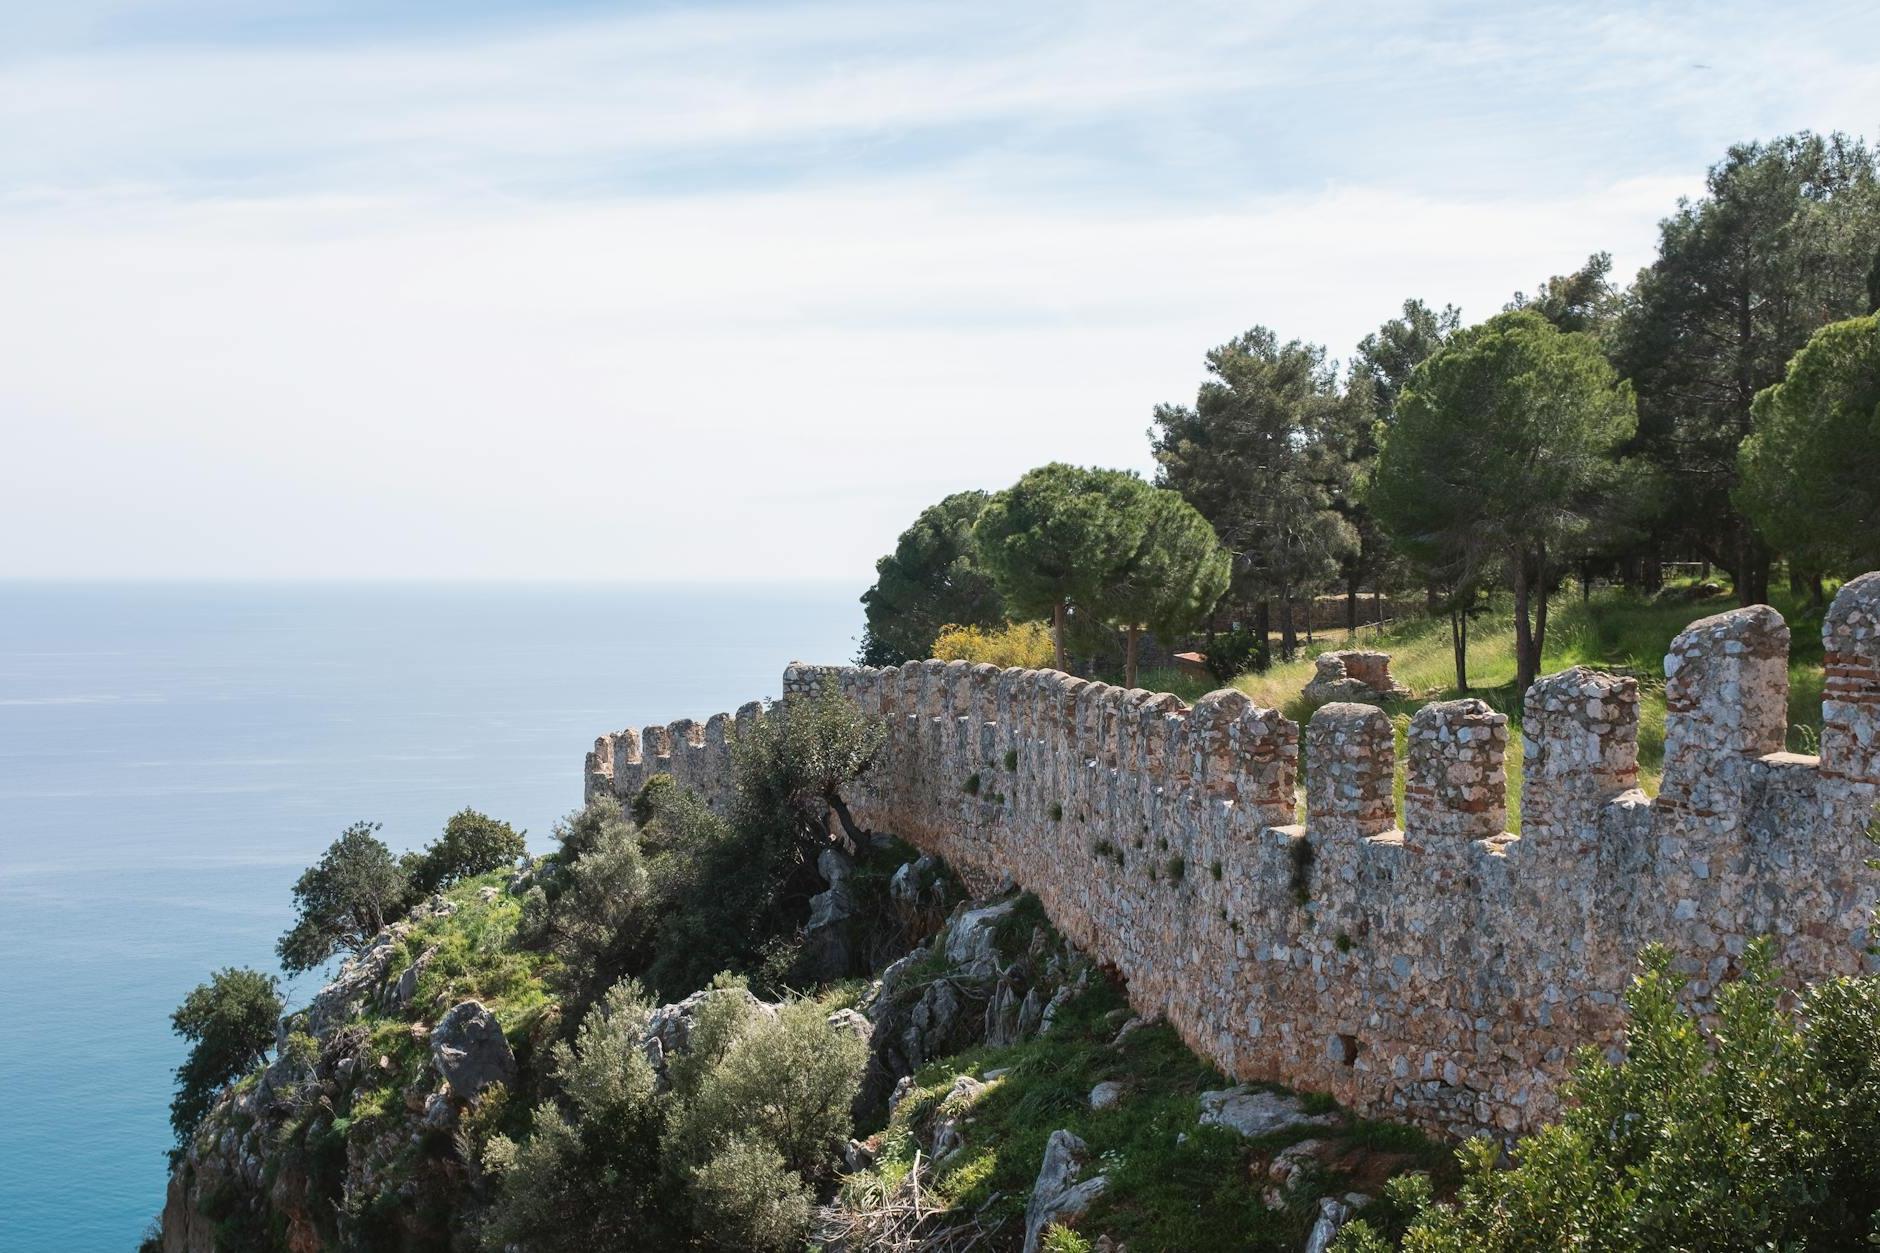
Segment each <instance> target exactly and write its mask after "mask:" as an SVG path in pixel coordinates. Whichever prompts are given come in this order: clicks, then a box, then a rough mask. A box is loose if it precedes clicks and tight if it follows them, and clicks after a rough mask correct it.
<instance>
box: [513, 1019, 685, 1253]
mask: <svg viewBox="0 0 1880 1253" xmlns="http://www.w3.org/2000/svg"><path fill="white" fill-rule="evenodd" d="M651 1012H652V1003H651V1002H650V1001H648V1000H647V999H646V997H645V996H644V994H643V993H642V992H641V991H640V989H639V986H638V985H637V984H634V983H631V982H625V983H621V984H619V985H617V986H615V987H614V988H613V989H611V990H610V991H609V992H608V993H607V995H606V996H605V997H603V998H602V999H601V1001H600V1003H599V1004H597V1005H596V1006H595V1007H594V1008H593V1009H592V1010H590V1011H589V1012H588V1014H587V1016H586V1017H585V1018H584V1019H583V1020H582V1022H581V1026H580V1028H579V1029H578V1031H577V1032H576V1034H575V1039H574V1042H573V1044H572V1045H570V1044H567V1043H560V1044H557V1045H556V1046H555V1048H554V1049H553V1051H552V1053H551V1059H552V1065H553V1068H554V1073H555V1077H556V1078H557V1080H558V1081H559V1082H560V1084H561V1088H562V1093H563V1097H564V1101H565V1105H563V1104H557V1103H555V1102H553V1101H544V1102H543V1103H542V1104H540V1105H538V1106H536V1107H535V1110H534V1112H533V1113H532V1115H531V1117H530V1127H529V1133H528V1135H527V1137H526V1138H525V1139H524V1140H523V1141H522V1142H521V1143H520V1144H518V1143H516V1142H515V1141H512V1140H510V1139H509V1138H508V1137H506V1136H500V1135H499V1136H494V1137H492V1138H491V1139H490V1141H489V1144H488V1146H487V1147H486V1148H485V1150H484V1155H483V1157H484V1166H485V1168H486V1169H488V1170H490V1171H491V1172H492V1173H494V1174H496V1175H497V1176H498V1177H499V1178H500V1180H501V1184H502V1186H501V1189H500V1191H499V1193H498V1196H497V1198H496V1201H495V1203H494V1204H493V1205H492V1206H491V1209H490V1215H489V1219H488V1221H487V1223H486V1227H485V1232H484V1239H485V1244H486V1247H488V1248H490V1249H508V1248H519V1249H526V1250H529V1253H564V1251H565V1253H591V1251H592V1250H594V1249H597V1248H632V1247H657V1246H658V1245H659V1242H660V1237H661V1235H662V1234H669V1233H673V1232H674V1227H673V1222H672V1215H671V1206H670V1202H669V1198H668V1197H667V1195H666V1190H665V1189H663V1188H661V1187H660V1186H659V1182H660V1181H659V1132H660V1130H661V1128H662V1126H663V1122H664V1119H663V1116H662V1114H663V1111H662V1109H661V1107H660V1102H659V1098H658V1092H657V1087H658V1084H657V1076H656V1075H655V1074H654V1071H653V1066H652V1063H651V1062H649V1061H648V1060H647V1057H646V1053H645V1051H644V1050H643V1049H642V1048H641V1047H640V1040H641V1037H642V1036H643V1035H644V1034H645V1031H646V1024H647V1019H648V1016H649V1015H650V1014H651Z"/></svg>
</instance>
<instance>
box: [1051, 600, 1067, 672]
mask: <svg viewBox="0 0 1880 1253" xmlns="http://www.w3.org/2000/svg"><path fill="white" fill-rule="evenodd" d="M1051 664H1052V665H1054V666H1056V667H1057V668H1058V669H1059V670H1068V669H1070V667H1069V666H1067V665H1065V664H1064V602H1063V601H1061V600H1060V601H1059V602H1058V603H1057V604H1055V605H1053V606H1051Z"/></svg>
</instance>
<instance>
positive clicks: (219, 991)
mask: <svg viewBox="0 0 1880 1253" xmlns="http://www.w3.org/2000/svg"><path fill="white" fill-rule="evenodd" d="M281 1008H282V1006H281V993H280V985H279V984H278V983H276V982H275V979H274V976H273V975H266V974H262V973H261V972H260V971H259V970H249V969H246V968H236V967H232V966H231V967H229V968H227V969H224V970H218V971H216V972H215V973H214V974H213V975H210V976H209V982H207V983H199V984H197V985H196V987H195V989H194V990H193V991H192V992H190V994H189V995H188V996H186V997H184V998H183V1003H182V1004H181V1005H180V1006H178V1007H177V1010H176V1012H175V1013H174V1014H172V1015H170V1029H171V1030H173V1031H175V1032H176V1034H177V1035H180V1036H182V1037H183V1038H184V1039H185V1040H188V1041H189V1042H190V1048H189V1056H188V1057H187V1058H185V1059H184V1061H183V1064H182V1065H181V1066H178V1067H177V1068H176V1096H175V1098H174V1099H172V1100H171V1102H170V1126H171V1128H172V1129H174V1130H175V1132H176V1140H177V1143H179V1144H181V1143H183V1142H184V1141H186V1140H188V1139H189V1137H190V1135H191V1134H192V1133H193V1132H194V1131H195V1130H196V1127H197V1124H199V1123H201V1122H202V1119H203V1115H205V1114H207V1113H208V1112H209V1107H210V1106H211V1105H213V1104H214V1103H215V1097H216V1093H217V1092H219V1091H220V1090H221V1089H222V1088H223V1087H224V1086H225V1085H227V1084H228V1083H229V1082H230V1081H232V1080H234V1079H238V1078H240V1077H241V1076H242V1075H244V1074H247V1073H248V1071H249V1070H251V1069H253V1068H254V1067H255V1066H256V1065H257V1064H258V1063H259V1062H260V1061H261V1060H262V1059H263V1058H265V1057H266V1056H267V1052H268V1048H269V1046H270V1045H272V1044H273V1043H274V1029H275V1025H276V1024H277V1023H279V1022H280V1019H281Z"/></svg>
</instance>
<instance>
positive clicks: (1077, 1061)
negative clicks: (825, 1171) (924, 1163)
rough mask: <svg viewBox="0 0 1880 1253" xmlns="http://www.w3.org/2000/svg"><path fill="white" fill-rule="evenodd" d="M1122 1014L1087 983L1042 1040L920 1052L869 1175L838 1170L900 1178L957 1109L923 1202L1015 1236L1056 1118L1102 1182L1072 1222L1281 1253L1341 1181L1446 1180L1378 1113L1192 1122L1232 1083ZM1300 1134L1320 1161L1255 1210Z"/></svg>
mask: <svg viewBox="0 0 1880 1253" xmlns="http://www.w3.org/2000/svg"><path fill="white" fill-rule="evenodd" d="M1026 899H1028V898H1026ZM1128 1016H1129V1009H1128V1007H1127V1002H1126V1001H1125V1000H1124V996H1123V991H1122V989H1121V988H1120V987H1118V986H1116V985H1114V984H1112V983H1109V982H1107V981H1106V980H1104V979H1102V978H1098V979H1095V980H1093V982H1092V985H1091V987H1090V988H1089V989H1088V990H1086V991H1085V992H1083V993H1082V994H1081V995H1079V996H1077V997H1075V998H1074V999H1072V1000H1071V1001H1069V1002H1068V1003H1067V1004H1066V1005H1065V1006H1064V1009H1063V1011H1062V1012H1061V1013H1060V1014H1059V1015H1058V1016H1057V1019H1056V1021H1055V1024H1054V1025H1053V1027H1052V1029H1051V1031H1050V1032H1049V1033H1048V1034H1047V1035H1044V1036H1040V1037H1037V1038H1034V1039H1031V1040H1027V1041H1025V1042H1024V1043H1021V1044H1015V1045H1010V1046H1007V1047H1003V1048H977V1049H973V1050H970V1051H968V1052H966V1053H962V1054H959V1055H956V1056H952V1057H946V1058H942V1059H939V1060H937V1061H934V1062H931V1063H929V1064H928V1065H926V1066H925V1067H923V1068H922V1069H921V1071H920V1072H919V1073H918V1074H917V1075H916V1076H915V1082H916V1084H917V1087H916V1088H915V1089H914V1091H913V1092H912V1093H910V1094H909V1096H908V1097H907V1098H906V1099H905V1100H904V1101H903V1102H902V1103H901V1104H900V1105H899V1106H898V1107H897V1108H896V1109H895V1112H894V1116H893V1118H892V1119H890V1121H889V1124H888V1126H887V1128H886V1129H885V1130H884V1131H883V1132H882V1133H881V1134H880V1137H879V1140H878V1143H879V1144H880V1146H881V1148H880V1152H881V1156H880V1159H879V1162H878V1164H877V1166H876V1168H875V1170H874V1171H872V1172H869V1173H868V1174H867V1175H865V1176H861V1177H857V1178H854V1179H852V1180H851V1181H850V1183H849V1187H850V1188H851V1189H854V1190H855V1191H854V1192H852V1193H851V1195H852V1196H858V1197H859V1196H868V1195H871V1194H872V1195H879V1194H880V1193H881V1192H882V1191H884V1190H891V1189H892V1188H893V1187H895V1186H896V1185H898V1184H899V1183H900V1181H901V1180H902V1179H904V1178H905V1177H906V1175H907V1172H908V1171H909V1169H910V1168H911V1167H912V1166H913V1163H914V1159H915V1154H916V1151H917V1149H918V1143H917V1140H918V1137H917V1135H916V1134H915V1131H916V1128H917V1127H919V1126H921V1125H923V1124H925V1123H927V1122H929V1121H931V1120H932V1119H933V1118H934V1117H936V1116H946V1117H951V1118H954V1119H956V1120H958V1123H959V1127H960V1130H961V1133H962V1135H963V1136H964V1139H965V1148H964V1149H963V1150H962V1151H961V1152H960V1153H959V1154H958V1156H957V1157H955V1158H952V1159H949V1160H948V1162H947V1163H946V1165H945V1168H944V1171H943V1173H942V1174H941V1175H940V1176H939V1178H938V1179H937V1180H933V1179H930V1180H927V1181H926V1182H927V1184H928V1185H929V1186H930V1187H931V1188H932V1192H931V1193H930V1200H931V1201H933V1202H936V1203H938V1204H940V1205H941V1206H943V1207H945V1208H947V1209H950V1210H952V1211H954V1212H956V1213H977V1214H979V1215H980V1216H981V1217H982V1219H984V1220H985V1221H987V1222H988V1224H990V1223H993V1222H999V1221H1001V1220H1002V1224H1003V1225H1002V1226H1001V1228H1000V1229H1001V1231H1002V1232H1004V1233H1013V1232H1017V1231H1021V1230H1022V1226H1023V1222H1024V1211H1025V1205H1026V1201H1027V1199H1028V1197H1029V1195H1030V1192H1031V1188H1032V1184H1033V1182H1034V1180H1035V1179H1036V1177H1037V1174H1038V1164H1039V1162H1040V1161H1041V1160H1042V1159H1043V1156H1044V1148H1045V1142H1046V1140H1048V1139H1049V1138H1050V1135H1051V1133H1052V1132H1053V1131H1054V1130H1056V1129H1058V1128H1060V1127H1062V1128H1066V1129H1068V1130H1070V1131H1072V1132H1074V1133H1075V1134H1077V1135H1078V1136H1080V1137H1081V1138H1082V1139H1083V1140H1084V1141H1085V1142H1086V1143H1087V1144H1088V1145H1089V1146H1090V1151H1091V1155H1092V1157H1093V1159H1094V1161H1093V1163H1092V1165H1091V1167H1090V1169H1092V1170H1102V1171H1103V1172H1105V1173H1106V1174H1108V1175H1109V1177H1110V1181H1111V1184H1110V1187H1109V1189H1108V1190H1107V1191H1106V1192H1105V1194H1104V1195H1103V1196H1102V1197H1101V1198H1100V1199H1099V1201H1098V1202H1097V1203H1096V1205H1095V1206H1094V1207H1093V1209H1092V1210H1091V1212H1090V1213H1089V1214H1088V1215H1087V1216H1086V1217H1085V1218H1084V1219H1082V1220H1081V1221H1080V1222H1079V1223H1078V1226H1079V1227H1080V1228H1082V1229H1083V1230H1084V1231H1086V1232H1099V1231H1101V1232H1106V1233H1108V1234H1109V1235H1110V1236H1111V1237H1112V1238H1114V1239H1117V1240H1121V1241H1123V1242H1125V1243H1127V1244H1128V1245H1129V1247H1130V1248H1132V1249H1137V1248H1140V1249H1145V1250H1151V1249H1154V1250H1174V1249H1180V1250H1184V1251H1185V1253H1209V1251H1211V1250H1220V1251H1222V1253H1225V1251H1226V1250H1273V1251H1275V1253H1278V1251H1279V1250H1285V1251H1287V1253H1290V1251H1291V1250H1294V1249H1297V1248H1298V1247H1299V1246H1300V1244H1301V1242H1302V1241H1303V1240H1304V1237H1305V1233H1306V1230H1307V1228H1308V1227H1310V1225H1311V1222H1312V1218H1313V1216H1314V1215H1315V1214H1316V1212H1317V1199H1318V1198H1319V1197H1320V1196H1324V1195H1328V1194H1329V1195H1336V1194H1339V1193H1342V1192H1345V1191H1347V1190H1349V1189H1352V1188H1361V1189H1363V1190H1365V1191H1367V1192H1370V1193H1375V1192H1376V1190H1377V1188H1378V1185H1379V1184H1380V1182H1381V1181H1382V1179H1383V1178H1384V1177H1386V1176H1388V1175H1391V1174H1396V1173H1398V1172H1400V1171H1403V1170H1426V1171H1430V1172H1432V1173H1433V1174H1435V1175H1436V1177H1437V1178H1438V1180H1439V1181H1441V1182H1442V1183H1443V1184H1444V1185H1445V1186H1446V1185H1447V1184H1448V1183H1449V1182H1450V1180H1451V1177H1452V1176H1453V1175H1454V1171H1455V1167H1454V1162H1453V1159H1452V1156H1451V1154H1450V1153H1449V1152H1448V1150H1447V1149H1445V1148H1443V1147H1441V1146H1439V1145H1437V1144H1435V1143H1433V1142H1432V1141H1430V1140H1428V1139H1427V1138H1425V1137H1424V1136H1423V1135H1422V1134H1421V1133H1419V1132H1417V1131H1416V1130H1414V1129H1412V1128H1408V1127H1402V1126H1397V1125H1393V1124H1388V1123H1377V1122H1367V1121H1363V1120H1359V1119H1351V1118H1342V1119H1341V1120H1340V1121H1339V1123H1338V1124H1337V1125H1336V1126H1332V1127H1299V1128H1294V1129H1292V1130H1290V1131H1285V1132H1280V1133H1278V1134H1276V1135H1272V1136H1268V1137H1266V1138H1264V1139H1260V1140H1242V1139H1241V1138H1240V1137H1239V1136H1238V1135H1236V1134H1235V1133H1233V1132H1231V1131H1227V1130H1224V1129H1222V1128H1218V1127H1203V1126H1201V1125H1199V1123H1198V1122H1197V1118H1198V1116H1199V1113H1200V1103H1199V1096H1200V1094H1201V1093H1202V1092H1204V1091H1207V1090H1209V1089H1217V1088H1225V1087H1227V1086H1229V1082H1228V1080H1227V1079H1225V1078H1223V1077H1222V1076H1221V1075H1220V1073H1219V1072H1217V1071H1216V1070H1214V1068H1213V1067H1211V1066H1209V1065H1207V1064H1206V1063H1204V1062H1202V1061H1201V1060H1199V1059H1198V1058H1196V1057H1195V1055H1194V1054H1193V1053H1191V1052H1189V1051H1188V1049H1187V1047H1186V1046H1185V1045H1183V1044H1182V1042H1181V1040H1180V1038H1179V1037H1177V1036H1176V1034H1175V1032H1174V1030H1173V1028H1171V1027H1169V1026H1168V1025H1167V1024H1166V1023H1161V1022H1157V1023H1153V1024H1150V1025H1147V1026H1144V1027H1142V1028H1140V1029H1138V1030H1136V1031H1134V1032H1132V1033H1131V1034H1130V1036H1129V1038H1128V1039H1127V1040H1126V1041H1125V1042H1124V1043H1123V1044H1122V1045H1121V1046H1120V1047H1119V1046H1117V1045H1116V1044H1115V1043H1114V1040H1115V1037H1116V1035H1117V1032H1118V1029H1119V1027H1120V1026H1121V1024H1122V1023H1123V1021H1124V1020H1125V1019H1126V1018H1127V1017H1128ZM1001 1070H1002V1071H1004V1072H1005V1073H1003V1074H1001V1075H998V1076H997V1077H995V1078H993V1079H992V1080H991V1081H990V1082H988V1083H987V1085H986V1087H985V1088H984V1090H983V1091H981V1092H979V1093H977V1094H976V1095H975V1096H972V1097H968V1098H953V1099H952V1101H951V1103H949V1095H950V1092H951V1089H952V1087H953V1083H954V1079H955V1077H956V1076H959V1075H973V1076H981V1075H984V1074H986V1073H988V1072H996V1071H1001ZM1106 1080H1114V1081H1118V1082H1121V1083H1122V1084H1123V1085H1124V1087H1125V1095H1124V1097H1123V1099H1122V1100H1121V1101H1120V1102H1119V1103H1118V1104H1116V1105H1114V1106H1112V1107H1111V1108H1109V1109H1104V1110H1093V1109H1091V1108H1090V1099H1089V1098H1090V1090H1091V1088H1093V1087H1094V1086H1096V1085H1097V1084H1098V1083H1101V1082H1104V1081H1106ZM1267 1086H1272V1085H1267ZM1273 1090H1275V1091H1280V1090H1281V1089H1279V1088H1277V1087H1273ZM1304 1099H1305V1104H1306V1106H1307V1108H1308V1109H1310V1110H1312V1111H1314V1112H1330V1111H1332V1110H1335V1109H1336V1106H1335V1105H1333V1104H1332V1102H1331V1101H1330V1100H1329V1099H1328V1098H1324V1097H1312V1096H1308V1097H1306V1098H1304ZM1307 1138H1313V1139H1318V1140H1321V1141H1325V1142H1328V1143H1329V1144H1330V1145H1331V1146H1332V1148H1331V1150H1330V1151H1329V1153H1328V1155H1327V1161H1326V1165H1325V1166H1324V1167H1323V1168H1322V1169H1321V1170H1319V1171H1318V1172H1316V1173H1314V1174H1313V1175H1312V1176H1310V1177H1309V1178H1307V1179H1306V1181H1305V1182H1304V1183H1303V1184H1302V1185H1301V1186H1299V1187H1297V1188H1296V1189H1295V1190H1293V1191H1292V1192H1291V1193H1290V1194H1289V1197H1288V1204H1287V1205H1286V1206H1285V1207H1283V1208H1281V1209H1277V1210H1269V1209H1267V1208H1266V1206H1265V1205H1264V1204H1263V1203H1262V1200H1261V1189H1262V1187H1263V1186H1264V1183H1265V1178H1266V1166H1267V1164H1268V1163H1269V1162H1270V1161H1271V1160H1272V1158H1273V1155H1274V1154H1275V1153H1276V1152H1277V1151H1278V1150H1280V1149H1282V1148H1284V1147H1286V1146H1287V1145H1289V1144H1293V1143H1295V1142H1297V1141H1300V1140H1304V1139H1307Z"/></svg>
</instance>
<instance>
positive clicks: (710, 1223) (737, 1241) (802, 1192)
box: [689, 1135, 815, 1250]
mask: <svg viewBox="0 0 1880 1253" xmlns="http://www.w3.org/2000/svg"><path fill="white" fill-rule="evenodd" d="M689 1182H690V1187H691V1193H692V1204H693V1213H694V1218H695V1224H696V1226H697V1227H698V1230H699V1231H700V1232H702V1233H704V1234H705V1235H706V1237H707V1238H708V1239H709V1240H710V1241H711V1242H712V1244H714V1245H716V1246H717V1247H719V1248H724V1249H751V1250H760V1249H761V1250H771V1249H792V1248H799V1247H801V1244H802V1239H803V1233H804V1232H805V1231H807V1230H808V1229H809V1210H810V1203H811V1201H813V1200H814V1199H815V1198H814V1196H813V1194H812V1193H811V1192H810V1190H809V1188H808V1186H807V1185H805V1184H804V1182H803V1177H802V1176H801V1175H798V1174H796V1173H794V1172H793V1171H791V1170H790V1168H789V1167H788V1166H786V1165H785V1164H784V1160H783V1154H781V1153H779V1152H778V1151H777V1150H776V1149H775V1148H773V1147H771V1146H770V1145H768V1144H765V1143H763V1142H762V1141H760V1140H755V1139H752V1138H750V1137H748V1136H742V1135H734V1136H732V1137H731V1139H730V1140H728V1141H727V1142H726V1143H725V1145H724V1147H723V1148H721V1149H719V1150H718V1152H717V1153H715V1154H714V1155H713V1156H712V1157H710V1158H708V1159H707V1160H706V1162H705V1163H704V1165H702V1166H695V1167H693V1169H692V1175H691V1179H690V1181H689Z"/></svg>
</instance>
